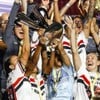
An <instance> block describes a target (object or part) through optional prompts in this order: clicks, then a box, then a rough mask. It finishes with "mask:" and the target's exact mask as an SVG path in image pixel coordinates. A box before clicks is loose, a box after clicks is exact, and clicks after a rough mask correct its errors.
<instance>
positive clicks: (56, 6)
mask: <svg viewBox="0 0 100 100" xmlns="http://www.w3.org/2000/svg"><path fill="white" fill-rule="evenodd" d="M54 18H55V21H56V22H58V23H61V17H60V12H59V7H58V0H54Z"/></svg>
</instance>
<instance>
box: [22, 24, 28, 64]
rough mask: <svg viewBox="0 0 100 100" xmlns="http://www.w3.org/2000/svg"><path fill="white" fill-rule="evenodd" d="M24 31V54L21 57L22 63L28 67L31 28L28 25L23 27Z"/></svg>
mask: <svg viewBox="0 0 100 100" xmlns="http://www.w3.org/2000/svg"><path fill="white" fill-rule="evenodd" d="M22 27H23V31H24V40H23V46H22V52H21V55H20V61H21V62H22V64H24V65H26V64H27V61H28V59H29V55H30V40H29V28H28V26H26V25H23V26H22Z"/></svg>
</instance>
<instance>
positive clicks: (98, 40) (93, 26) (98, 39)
mask: <svg viewBox="0 0 100 100" xmlns="http://www.w3.org/2000/svg"><path fill="white" fill-rule="evenodd" d="M96 26H97V25H96V19H95V18H93V19H92V21H91V34H92V37H93V38H94V40H95V42H96V44H97V45H99V43H100V37H99V35H98V34H97V33H98V30H97V31H96Z"/></svg>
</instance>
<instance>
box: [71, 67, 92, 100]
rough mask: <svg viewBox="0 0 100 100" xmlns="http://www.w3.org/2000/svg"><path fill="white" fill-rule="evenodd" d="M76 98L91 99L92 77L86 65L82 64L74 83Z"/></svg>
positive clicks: (76, 99) (80, 99) (78, 99)
mask: <svg viewBox="0 0 100 100" xmlns="http://www.w3.org/2000/svg"><path fill="white" fill-rule="evenodd" d="M73 88H74V94H73V95H74V100H90V99H89V98H90V97H91V91H90V77H89V73H88V71H87V70H86V68H85V66H81V67H80V69H79V71H78V72H77V76H76V79H75V83H74V87H73Z"/></svg>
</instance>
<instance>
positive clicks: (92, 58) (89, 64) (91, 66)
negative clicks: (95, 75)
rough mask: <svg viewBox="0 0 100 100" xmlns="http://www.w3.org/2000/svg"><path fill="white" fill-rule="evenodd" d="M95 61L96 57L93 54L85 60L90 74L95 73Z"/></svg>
mask: <svg viewBox="0 0 100 100" xmlns="http://www.w3.org/2000/svg"><path fill="white" fill-rule="evenodd" d="M97 61H98V59H97V55H96V54H95V53H89V54H88V55H87V60H86V64H87V70H88V71H91V72H95V71H97Z"/></svg>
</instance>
